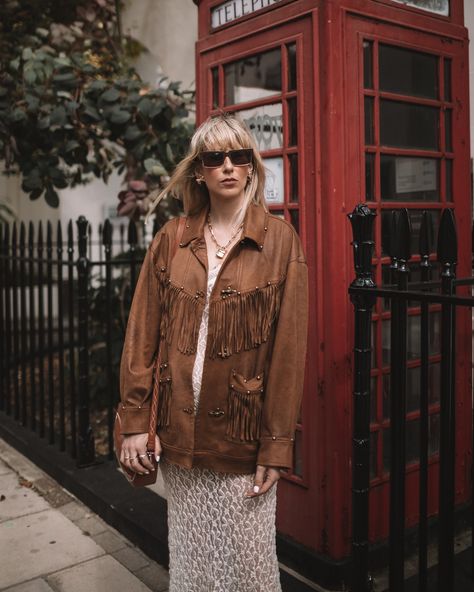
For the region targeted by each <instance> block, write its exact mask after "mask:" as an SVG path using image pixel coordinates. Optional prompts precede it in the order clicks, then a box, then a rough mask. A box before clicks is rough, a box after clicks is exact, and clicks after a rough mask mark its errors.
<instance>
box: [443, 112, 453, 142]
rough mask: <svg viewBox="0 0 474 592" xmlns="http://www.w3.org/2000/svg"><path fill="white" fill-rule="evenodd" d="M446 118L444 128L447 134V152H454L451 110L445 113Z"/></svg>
mask: <svg viewBox="0 0 474 592" xmlns="http://www.w3.org/2000/svg"><path fill="white" fill-rule="evenodd" d="M445 113H446V117H445V120H444V127H445V132H446V152H452V151H453V112H452V110H451V109H448V110H447V111H445Z"/></svg>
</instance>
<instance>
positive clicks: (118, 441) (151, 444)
mask: <svg viewBox="0 0 474 592" xmlns="http://www.w3.org/2000/svg"><path fill="white" fill-rule="evenodd" d="M184 223H185V218H184V217H181V218H180V219H179V222H178V229H177V232H176V240H175V244H174V245H173V252H172V253H171V256H170V258H169V260H170V261H171V259H172V258H173V256H174V254H175V253H176V249H177V248H178V245H179V243H180V241H181V237H182V234H183V231H184ZM159 385H160V352H159V351H158V354H157V356H156V358H155V363H154V367H153V394H152V397H151V405H150V423H149V425H148V440H147V445H146V451H147V454H148V458H149V460H150V462H151V463H152V464H153V468H154V470H153V471H150V473H149V474H148V475H147V474H143V475H141V474H140V473H136V472H135V471H132V470H131V469H129V468H128V467H126V466H125V465H124V464H122V463H121V462H120V454H121V452H122V445H123V441H124V436H123V435H122V434H121V427H122V418H121V415H120V410H121V405H120V403H119V404H118V405H117V407H116V408H115V410H114V411H115V422H114V448H115V456H116V458H117V461H118V464H119V467H120V469H121V470H122V473H123V474H124V475H125V477H126V478H127V481H128V482H129V483H130V485H133V487H144V486H145V485H152V484H153V483H155V481H156V475H157V472H158V471H157V469H158V463H157V462H156V457H155V435H156V422H157V417H158V393H159Z"/></svg>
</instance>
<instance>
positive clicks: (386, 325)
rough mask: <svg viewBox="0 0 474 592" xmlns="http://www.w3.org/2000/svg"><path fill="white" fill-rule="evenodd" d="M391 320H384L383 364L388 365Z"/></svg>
mask: <svg viewBox="0 0 474 592" xmlns="http://www.w3.org/2000/svg"><path fill="white" fill-rule="evenodd" d="M390 333H391V330H390V320H388V319H387V320H384V321H382V364H383V365H384V366H388V365H389V364H390V349H391V344H390Z"/></svg>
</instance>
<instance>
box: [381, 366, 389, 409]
mask: <svg viewBox="0 0 474 592" xmlns="http://www.w3.org/2000/svg"><path fill="white" fill-rule="evenodd" d="M382 403H383V404H382V408H383V409H382V410H383V417H384V419H388V418H389V417H390V374H384V375H383V377H382Z"/></svg>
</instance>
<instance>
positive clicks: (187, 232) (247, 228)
mask: <svg viewBox="0 0 474 592" xmlns="http://www.w3.org/2000/svg"><path fill="white" fill-rule="evenodd" d="M208 212H209V204H207V205H206V206H205V207H203V208H202V209H201V210H200V211H199V212H198V213H197V214H194V215H192V216H187V218H186V226H185V228H184V232H183V236H182V238H181V243H180V246H182V247H185V246H186V245H187V244H188V243H189V242H190V241H192V240H193V239H195V238H204V226H205V224H206V220H207V214H208ZM267 227H268V212H267V211H265V209H264V207H263V205H262V204H255V203H250V204H249V206H248V207H247V210H246V212H245V216H244V226H243V229H242V239H241V240H243V239H244V238H248V239H250V240H251V241H253V242H254V243H255V244H256V245H257V247H258V248H259V250H262V249H263V244H264V242H265V235H266V234H267Z"/></svg>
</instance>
